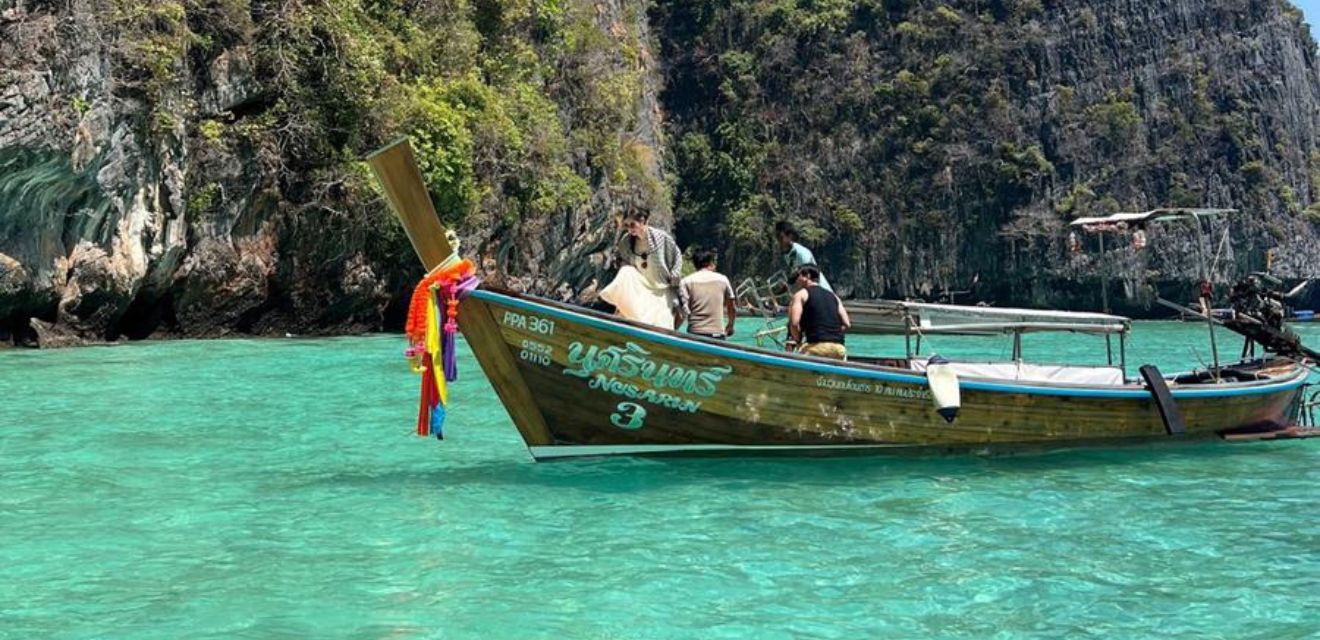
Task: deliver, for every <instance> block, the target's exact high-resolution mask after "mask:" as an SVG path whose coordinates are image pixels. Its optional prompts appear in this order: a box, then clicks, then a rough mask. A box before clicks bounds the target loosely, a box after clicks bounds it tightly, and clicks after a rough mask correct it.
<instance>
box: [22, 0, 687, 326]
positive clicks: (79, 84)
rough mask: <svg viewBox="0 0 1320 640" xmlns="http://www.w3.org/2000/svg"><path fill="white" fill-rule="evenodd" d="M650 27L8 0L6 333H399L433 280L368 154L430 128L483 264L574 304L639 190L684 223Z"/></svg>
mask: <svg viewBox="0 0 1320 640" xmlns="http://www.w3.org/2000/svg"><path fill="white" fill-rule="evenodd" d="M645 18H646V14H645V12H644V10H642V8H641V7H640V4H639V3H637V2H632V1H628V0H601V1H599V2H591V1H582V2H570V3H563V2H558V3H544V4H535V5H533V6H530V7H529V6H523V5H519V6H518V7H514V8H509V7H507V6H504V5H503V4H502V3H498V2H487V1H484V0H474V1H473V2H461V1H460V2H448V1H444V0H436V1H423V2H414V3H406V6H400V7H394V6H392V5H390V4H389V3H383V4H381V5H380V6H370V7H363V6H360V3H356V2H330V3H301V2H283V1H281V2H261V1H252V2H247V1H245V0H216V1H208V2H172V1H163V2H152V3H136V2H125V1H123V0H68V1H62V2H45V1H37V0H0V60H4V61H5V63H4V69H2V70H0V337H3V338H5V339H6V341H14V342H18V343H33V342H39V343H40V344H42V345H59V344H76V343H79V342H82V341H85V340H93V341H97V340H113V339H117V338H120V337H129V338H136V337H144V336H148V335H181V336H216V335H225V334H228V333H232V332H243V333H248V332H250V333H259V334H264V333H275V334H282V333H339V332H348V331H361V330H379V329H381V328H383V327H386V326H391V325H397V324H398V323H400V322H401V319H400V317H401V308H402V307H403V306H404V305H406V297H407V295H408V294H409V293H410V291H411V285H412V283H413V282H415V280H416V279H417V278H418V277H419V276H420V275H421V274H420V273H419V272H418V266H417V262H416V258H415V257H414V256H412V255H411V250H410V248H409V247H408V245H407V242H406V239H404V237H403V236H402V234H401V233H400V231H399V230H398V229H397V225H396V224H395V223H394V222H393V221H392V220H391V219H390V217H389V214H388V212H387V211H386V210H385V208H384V207H383V204H382V202H381V201H380V200H379V199H378V198H377V196H376V194H375V193H374V191H373V187H372V184H371V183H370V181H369V179H368V178H367V174H366V171H365V167H364V165H362V164H361V163H360V162H359V159H360V158H361V157H362V156H363V155H365V154H366V153H367V152H369V151H370V150H372V149H373V148H376V147H378V146H380V145H382V144H384V142H386V141H388V140H389V139H391V138H393V137H396V136H397V135H399V134H400V133H404V132H407V133H412V134H413V136H414V139H415V140H421V141H423V142H424V143H433V146H431V147H429V148H428V149H427V152H428V153H429V155H426V154H424V155H426V157H425V158H424V159H423V164H424V165H425V166H424V169H425V170H427V171H428V179H429V181H430V184H431V186H432V189H433V194H434V195H436V197H437V199H438V200H440V201H442V203H445V204H447V205H449V206H447V207H445V208H442V211H444V212H445V214H446V216H447V217H448V218H449V219H450V221H451V222H458V223H460V225H459V226H460V229H461V230H462V232H463V235H464V237H465V240H466V243H465V247H466V250H467V253H468V255H473V256H475V257H477V258H478V260H479V261H481V262H483V263H485V264H486V265H487V266H488V267H493V266H494V265H496V264H498V265H501V266H502V267H503V268H502V269H500V270H499V271H498V272H494V271H492V272H491V273H490V274H489V275H490V276H492V277H498V274H499V273H511V274H517V276H518V277H517V278H514V279H506V280H512V281H511V282H508V284H512V285H514V286H520V287H523V288H528V289H533V290H538V291H542V292H549V293H552V294H554V293H558V294H560V295H564V296H569V295H572V294H573V293H574V292H576V291H578V290H581V289H582V288H585V287H588V286H589V285H590V283H591V282H592V281H593V279H595V278H597V277H599V276H600V270H601V268H602V265H603V264H604V259H603V256H600V255H596V256H595V257H594V258H593V257H592V254H598V253H599V252H600V251H602V250H603V249H604V248H605V247H606V246H607V244H608V243H609V241H610V240H611V239H612V236H611V232H612V229H613V225H612V218H611V216H612V214H613V212H614V211H615V210H616V209H617V207H618V206H619V201H620V200H627V201H628V202H638V203H640V204H642V205H644V206H647V207H648V208H651V209H654V210H657V211H660V212H661V215H660V216H659V218H660V219H661V220H662V221H663V220H667V215H668V213H667V202H666V200H665V193H664V190H663V188H661V187H660V185H661V184H662V180H663V176H662V172H661V166H660V163H659V162H658V158H660V157H661V155H660V153H659V149H658V147H659V144H660V132H659V128H660V121H659V109H658V106H657V104H656V101H655V96H656V94H657V93H658V90H657V89H656V87H657V82H658V76H657V73H656V71H655V61H654V59H653V57H652V56H651V54H650V44H649V40H648V38H649V34H648V33H647V31H646V27H647V25H646V20H645ZM445 163H449V164H445ZM528 174H530V175H531V176H532V177H531V178H528V177H526V176H527V175H528ZM565 282H567V283H568V284H565Z"/></svg>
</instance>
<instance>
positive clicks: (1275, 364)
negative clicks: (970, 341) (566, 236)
mask: <svg viewBox="0 0 1320 640" xmlns="http://www.w3.org/2000/svg"><path fill="white" fill-rule="evenodd" d="M368 162H369V164H370V165H371V166H372V168H373V170H374V171H375V172H376V175H377V177H378V179H379V180H380V182H381V184H382V186H383V187H384V191H385V194H386V197H387V200H388V201H389V203H390V205H391V207H392V208H393V210H394V211H395V213H396V215H398V217H399V219H400V220H401V221H402V223H403V226H404V228H405V230H406V231H407V233H408V235H409V238H410V239H411V240H412V242H413V245H414V247H415V248H416V249H417V252H418V255H419V256H420V257H421V259H422V262H423V264H424V265H425V266H426V268H427V269H428V270H430V271H431V272H432V273H434V272H435V271H436V270H437V269H439V268H442V267H443V266H444V265H446V264H452V263H453V258H452V257H451V256H452V255H453V253H454V247H453V242H452V241H451V240H449V239H447V236H446V231H445V229H444V228H443V226H442V225H441V224H440V221H439V219H438V217H437V216H436V215H435V211H434V209H433V206H432V204H431V202H430V199H429V197H428V196H427V192H426V189H425V187H424V186H423V183H422V182H421V178H420V175H419V174H418V171H417V168H416V165H415V160H414V157H413V154H412V150H411V147H410V146H409V145H408V144H407V143H406V141H401V142H399V143H395V144H394V145H391V146H390V147H386V148H385V149H382V150H381V151H378V152H376V153H375V154H373V155H372V156H371V157H369V158H368ZM451 289H452V288H451ZM445 304H450V305H451V307H452V305H454V304H457V305H458V310H457V316H458V318H457V319H458V326H459V328H460V329H461V332H462V334H463V335H464V336H465V337H466V340H467V342H468V344H469V346H470V347H471V349H472V352H473V353H474V355H475V356H476V359H477V361H478V362H479V363H480V365H481V368H482V370H483V371H484V372H485V374H486V377H487V378H488V379H489V380H490V382H491V384H492V386H493V387H494V389H495V391H496V393H497V394H498V396H499V398H500V401H501V402H502V403H503V405H504V407H505V409H506V410H507V412H508V414H509V417H510V418H511V419H512V421H513V423H514V425H515V426H516V427H517V429H518V431H519V433H520V434H521V435H522V437H523V440H524V441H525V442H526V444H527V447H528V450H529V451H530V453H531V455H532V456H533V458H535V459H536V460H546V459H555V458H565V457H573V456H598V455H613V454H639V455H664V454H706V455H716V454H737V453H753V454H780V453H783V454H843V453H883V452H904V451H916V452H923V451H958V450H973V451H979V450H998V449H1008V450H1013V449H1021V448H1068V447H1076V446H1081V445H1097V444H1114V443H1129V442H1142V441H1158V440H1169V439H1191V438H1195V437H1214V436H1220V437H1226V438H1253V439H1266V438H1277V437H1304V436H1311V435H1315V431H1314V430H1313V429H1310V428H1308V427H1298V426H1296V425H1297V422H1298V421H1299V417H1300V414H1301V413H1303V406H1302V404H1303V402H1302V401H1303V395H1304V390H1305V386H1306V378H1307V374H1308V369H1307V368H1306V367H1305V366H1304V363H1303V362H1301V361H1299V360H1297V359H1292V358H1286V357H1278V356H1268V357H1264V358H1258V359H1252V360H1244V361H1241V362H1237V363H1234V364H1231V365H1224V366H1221V367H1219V368H1217V369H1216V370H1214V371H1199V372H1192V373H1187V374H1181V375H1174V376H1167V377H1166V376H1162V375H1160V374H1159V372H1158V370H1157V369H1155V368H1154V367H1152V366H1149V365H1147V366H1143V367H1141V368H1140V372H1141V377H1128V376H1127V374H1126V369H1127V365H1126V362H1123V361H1122V360H1121V358H1120V362H1119V364H1118V366H1115V365H1114V363H1113V359H1112V354H1111V358H1110V362H1109V363H1108V364H1106V365H1105V366H1098V367H1078V366H1045V365H1030V364H1027V363H1024V362H1022V361H1021V360H1020V359H1018V358H1017V356H1019V355H1020V352H1019V351H1018V350H1017V349H1015V354H1014V355H1015V359H1014V361H1012V362H1006V363H950V364H944V363H942V362H936V361H933V360H927V359H924V358H921V357H919V356H914V355H912V354H911V353H908V354H905V355H903V356H899V357H892V358H878V357H874V358H873V357H856V358H853V359H850V360H848V361H838V360H826V359H819V358H814V357H809V356H803V355H798V354H792V353H784V352H777V351H770V350H765V349H760V348H755V347H750V346H742V345H737V344H731V343H729V342H725V341H719V340H712V339H706V338H701V337H695V336H692V335H687V334H681V333H677V332H674V331H669V330H664V329H657V328H655V327H651V326H647V325H642V324H637V323H633V322H629V321H627V320H623V319H620V318H619V317H616V316H612V315H608V314H604V313H600V312H597V311H593V310H590V309H585V308H581V307H577V306H573V305H569V304H565V303H561V302H556V301H552V300H547V299H543V298H538V297H535V296H530V295H522V294H518V293H513V292H510V291H504V290H500V289H496V288H490V287H484V286H483V287H478V288H476V289H475V290H473V291H471V293H470V294H468V295H467V296H466V297H465V298H464V299H462V301H461V304H459V303H458V302H457V301H456V300H450V301H448V303H442V304H441V305H440V306H441V307H443V306H444V305H445ZM884 311H885V313H887V314H890V315H891V316H893V317H896V318H900V321H901V323H902V325H903V326H904V327H907V328H908V329H910V328H911V327H912V325H913V324H914V323H915V325H916V327H917V328H918V329H924V330H930V329H933V327H931V326H925V327H924V328H923V326H922V322H923V320H922V318H923V317H926V318H930V317H933V316H934V315H937V314H940V313H952V312H953V311H955V309H944V308H923V307H921V306H920V305H918V306H910V305H909V306H906V307H905V306H903V305H901V304H900V305H896V306H893V307H892V308H888V309H886V310H884ZM1031 313H1033V312H1027V313H1026V314H1018V315H1016V316H1015V315H1013V314H1011V313H1009V314H1004V313H993V312H987V313H984V314H982V316H989V317H990V320H988V321H987V320H985V319H984V317H983V318H982V320H981V321H979V322H976V323H974V326H969V325H968V324H967V323H966V322H963V326H961V327H959V332H965V333H986V332H1002V333H1008V334H1013V335H1020V334H1021V333H1022V332H1025V331H1035V330H1051V329H1052V330H1068V331H1081V332H1090V333H1102V334H1104V335H1110V334H1118V335H1120V336H1121V335H1124V334H1126V332H1127V330H1128V329H1129V326H1130V325H1129V323H1128V322H1127V321H1126V319H1124V318H1120V317H1118V316H1109V315H1106V314H1073V315H1070V314H1066V313H1061V312H1045V313H1047V314H1048V315H1047V316H1041V315H1039V313H1040V312H1035V313H1037V315H1034V316H1033V315H1031ZM1052 323H1053V325H1054V326H1051V324H1052ZM927 325H929V322H928V321H927ZM955 326H956V325H955ZM432 333H434V332H433V331H432ZM428 341H431V338H428ZM1120 350H1121V349H1120ZM429 357H430V356H427V358H428V362H429ZM937 369H939V371H940V375H939V376H937V375H936V373H935V372H936V370H937ZM428 371H429V370H428ZM425 375H428V376H429V375H431V374H430V373H429V372H428V373H426V374H425ZM437 375H438V374H437ZM937 377H938V378H939V381H937V380H936V378H937ZM948 380H953V382H952V384H953V385H954V387H953V393H952V397H953V398H954V400H953V406H952V407H950V406H949V402H948V398H949V393H950V390H949V388H948V387H947V386H944V387H941V386H940V385H942V384H945V383H946V382H947V381H948ZM941 381H942V382H941ZM936 382H940V383H939V384H934V383H936ZM426 383H427V381H424V387H425V386H426ZM440 384H441V385H443V381H442V380H441V381H440ZM426 398H427V396H426V395H425V394H424V400H423V404H424V406H425V403H426V402H428V400H426ZM936 400H940V404H938V405H937V402H936Z"/></svg>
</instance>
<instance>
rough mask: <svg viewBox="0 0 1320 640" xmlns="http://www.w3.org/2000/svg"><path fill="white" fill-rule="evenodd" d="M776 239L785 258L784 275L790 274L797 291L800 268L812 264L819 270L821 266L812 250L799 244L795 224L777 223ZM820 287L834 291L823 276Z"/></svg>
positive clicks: (782, 221)
mask: <svg viewBox="0 0 1320 640" xmlns="http://www.w3.org/2000/svg"><path fill="white" fill-rule="evenodd" d="M775 239H776V240H778V242H779V251H780V252H782V253H783V256H784V273H787V274H788V278H789V280H790V284H793V290H794V291H796V290H797V285H796V284H795V282H796V275H795V274H797V272H798V268H799V267H802V266H803V265H808V264H810V265H815V266H816V267H818V269H817V270H819V266H820V265H819V264H817V262H816V256H815V254H813V253H811V249H808V248H806V247H804V246H802V244H801V243H799V242H798V232H797V228H796V227H794V226H793V223H791V222H789V221H787V220H780V221H779V222H776V223H775ZM820 286H821V288H823V289H825V290H826V291H829V292H833V291H834V289H833V288H831V287H830V283H829V281H827V280H826V279H825V276H824V275H821V277H820Z"/></svg>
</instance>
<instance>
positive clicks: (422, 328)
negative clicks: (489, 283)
mask: <svg viewBox="0 0 1320 640" xmlns="http://www.w3.org/2000/svg"><path fill="white" fill-rule="evenodd" d="M474 271H476V267H475V266H474V265H473V264H472V261H471V260H468V259H466V258H464V259H462V260H459V261H457V262H452V263H448V264H444V265H441V266H440V267H438V268H436V269H434V270H432V271H431V272H430V273H428V274H426V276H425V277H423V278H422V279H421V281H420V282H418V283H417V286H416V287H414V288H413V293H412V300H411V302H409V304H408V322H407V323H406V324H404V326H403V333H404V335H405V336H406V337H407V338H408V344H420V343H422V342H425V341H426V305H427V304H430V300H431V287H433V286H439V285H440V283H442V282H445V281H446V280H449V281H454V282H456V281H458V280H461V279H463V278H464V277H466V276H467V275H469V274H471V273H472V272H474Z"/></svg>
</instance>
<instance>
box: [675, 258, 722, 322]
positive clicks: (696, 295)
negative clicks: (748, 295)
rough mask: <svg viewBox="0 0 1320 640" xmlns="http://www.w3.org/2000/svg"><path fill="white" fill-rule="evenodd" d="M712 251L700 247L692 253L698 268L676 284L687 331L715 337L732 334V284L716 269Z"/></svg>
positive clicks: (693, 262) (693, 263) (694, 263)
mask: <svg viewBox="0 0 1320 640" xmlns="http://www.w3.org/2000/svg"><path fill="white" fill-rule="evenodd" d="M715 262H716V259H715V252H714V251H710V250H708V249H699V250H697V251H695V252H693V254H692V265H693V266H695V267H696V268H697V270H696V271H694V272H692V275H689V276H688V277H686V278H683V280H682V281H681V282H679V285H678V298H679V302H680V303H681V305H682V308H683V315H684V316H686V317H687V323H688V327H687V330H688V333H690V334H692V335H697V336H705V337H707V338H716V339H718V340H724V339H727V338H728V337H729V336H731V335H733V321H734V319H735V318H736V316H735V315H734V297H735V296H734V294H733V285H732V284H731V283H730V282H729V279H728V278H727V277H725V276H724V274H722V273H719V272H717V271H716V270H715Z"/></svg>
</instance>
